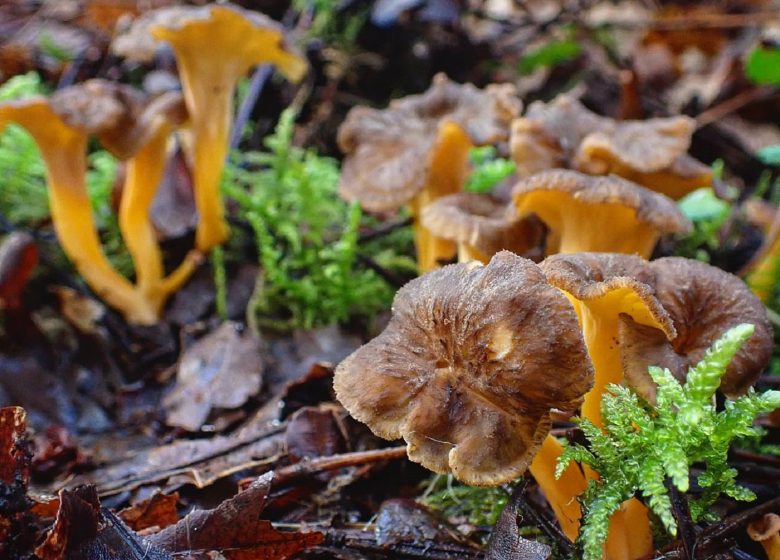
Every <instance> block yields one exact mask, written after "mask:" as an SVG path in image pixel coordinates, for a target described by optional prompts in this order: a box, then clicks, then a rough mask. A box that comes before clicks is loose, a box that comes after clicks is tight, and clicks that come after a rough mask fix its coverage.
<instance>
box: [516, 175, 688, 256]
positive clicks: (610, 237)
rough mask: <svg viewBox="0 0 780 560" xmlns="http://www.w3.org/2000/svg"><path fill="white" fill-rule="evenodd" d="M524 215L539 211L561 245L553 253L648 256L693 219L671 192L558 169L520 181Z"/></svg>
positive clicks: (519, 197)
mask: <svg viewBox="0 0 780 560" xmlns="http://www.w3.org/2000/svg"><path fill="white" fill-rule="evenodd" d="M512 198H513V200H514V203H515V206H516V207H517V211H518V214H519V215H520V216H526V215H528V214H531V213H533V214H536V215H537V216H539V218H540V219H541V220H542V221H543V222H544V223H545V225H547V227H548V228H549V229H550V231H551V233H552V234H553V238H557V239H559V240H560V247H558V248H556V247H548V248H547V252H548V253H552V252H555V251H556V249H557V252H561V253H578V252H584V251H593V252H597V251H601V252H611V253H627V254H631V253H637V254H639V255H641V256H643V257H645V258H648V257H649V256H650V254H651V253H652V251H653V247H655V244H656V242H657V241H658V238H659V237H660V236H661V234H662V233H683V232H687V231H689V230H690V228H691V223H690V222H689V221H688V220H687V219H686V218H685V216H683V214H682V212H680V210H679V209H678V208H677V205H676V204H675V203H674V202H673V201H672V200H671V199H669V198H668V197H666V196H664V195H661V194H658V193H655V192H652V191H650V190H648V189H645V188H644V187H641V186H639V185H637V184H635V183H632V182H630V181H626V180H625V179H621V178H620V177H616V176H614V175H610V176H608V177H593V176H591V175H584V174H582V173H579V172H577V171H568V170H564V169H554V170H550V171H542V172H541V173H537V174H536V175H534V176H532V177H529V178H527V179H524V180H521V181H520V182H519V183H517V185H515V187H514V189H513V191H512Z"/></svg>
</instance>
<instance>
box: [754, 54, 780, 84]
mask: <svg viewBox="0 0 780 560" xmlns="http://www.w3.org/2000/svg"><path fill="white" fill-rule="evenodd" d="M745 74H747V77H748V78H750V80H752V81H753V83H756V84H759V85H765V84H769V85H778V84H780V49H777V48H766V47H757V48H755V49H753V51H751V53H750V54H749V55H748V58H747V62H746V63H745Z"/></svg>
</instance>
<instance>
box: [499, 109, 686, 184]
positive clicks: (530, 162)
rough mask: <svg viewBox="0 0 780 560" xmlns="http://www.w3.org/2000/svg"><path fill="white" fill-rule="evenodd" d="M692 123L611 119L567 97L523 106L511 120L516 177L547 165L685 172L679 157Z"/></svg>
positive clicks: (675, 119)
mask: <svg viewBox="0 0 780 560" xmlns="http://www.w3.org/2000/svg"><path fill="white" fill-rule="evenodd" d="M694 129H695V122H694V121H693V119H690V118H688V117H685V116H677V117H670V118H656V119H646V120H633V121H616V120H615V119H611V118H608V117H603V116H601V115H597V114H596V113H593V112H591V111H590V110H588V109H587V108H586V107H585V106H584V105H582V103H580V102H579V101H578V100H577V99H576V98H574V97H572V96H571V95H565V94H564V95H559V96H558V97H556V98H555V99H554V100H553V101H551V102H550V103H543V102H540V101H537V102H534V103H532V104H531V105H530V106H529V107H528V111H527V112H526V114H525V116H524V117H522V118H520V119H518V120H517V121H515V123H514V124H513V129H512V139H511V152H512V157H513V159H514V160H515V162H516V163H517V165H518V168H519V170H520V174H521V176H528V175H530V174H533V173H535V172H538V171H541V170H543V169H547V168H550V167H552V165H550V163H551V162H557V165H555V166H557V167H570V168H573V169H578V170H580V171H584V172H586V173H592V174H606V173H609V172H610V171H613V170H616V169H620V168H625V169H630V170H632V171H634V172H637V173H653V172H658V171H661V170H669V171H670V172H671V173H675V172H676V171H679V172H681V173H683V175H686V174H688V175H689V174H690V172H691V166H690V165H687V166H683V167H681V166H680V164H679V163H677V162H678V160H679V158H681V157H682V156H684V155H685V154H686V152H687V150H688V148H689V147H690V143H691V137H692V135H693V131H694Z"/></svg>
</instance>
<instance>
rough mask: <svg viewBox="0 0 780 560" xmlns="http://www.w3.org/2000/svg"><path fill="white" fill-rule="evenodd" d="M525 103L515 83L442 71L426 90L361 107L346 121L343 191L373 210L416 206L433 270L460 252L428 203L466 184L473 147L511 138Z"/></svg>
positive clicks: (424, 260)
mask: <svg viewBox="0 0 780 560" xmlns="http://www.w3.org/2000/svg"><path fill="white" fill-rule="evenodd" d="M520 108H521V103H520V100H519V99H517V98H516V97H515V89H514V87H512V86H511V85H508V84H503V85H491V86H488V87H487V88H486V89H485V90H480V89H477V88H476V87H474V86H473V85H471V84H462V85H461V84H456V83H454V82H451V81H450V80H448V79H447V77H446V76H444V75H443V74H439V75H437V76H436V77H435V78H434V80H433V85H432V86H431V88H430V89H429V90H428V91H427V92H425V93H423V94H421V95H411V96H408V97H405V98H403V99H398V100H396V101H393V102H392V103H390V106H389V107H388V108H387V109H384V110H378V109H369V108H366V107H357V108H354V109H352V110H350V112H349V114H348V115H347V118H346V120H345V121H344V123H343V124H342V125H341V128H339V134H338V142H339V147H340V148H341V150H342V151H343V152H344V153H345V154H346V158H345V160H344V164H343V167H342V173H341V182H340V184H339V192H340V194H341V196H343V197H344V198H345V199H347V200H349V201H352V200H357V201H359V202H360V204H361V206H362V207H363V208H364V209H365V210H367V211H369V212H388V211H393V210H396V209H398V208H400V207H401V206H403V205H405V204H406V205H409V207H410V210H411V213H412V215H413V217H414V218H415V223H414V225H413V227H414V233H415V246H416V247H417V253H418V256H417V261H418V264H419V268H420V271H421V272H427V271H429V270H433V269H434V268H436V267H437V266H438V261H439V260H440V259H449V258H451V257H452V256H454V254H455V245H454V244H453V243H452V242H451V241H446V240H443V239H439V238H436V237H435V236H432V235H431V234H430V232H429V231H428V230H427V229H426V228H425V227H423V226H422V224H420V223H419V217H420V212H421V210H422V209H423V208H424V207H425V206H426V205H428V204H429V203H431V202H433V201H434V200H436V199H437V198H439V197H442V196H444V195H447V194H452V193H455V192H459V191H461V190H462V188H463V184H464V183H465V180H466V174H467V171H468V151H469V148H470V147H471V146H472V145H485V144H494V143H496V142H501V141H505V140H506V139H507V138H508V135H509V124H510V122H511V121H512V119H513V118H514V117H516V116H517V115H518V114H519V113H520Z"/></svg>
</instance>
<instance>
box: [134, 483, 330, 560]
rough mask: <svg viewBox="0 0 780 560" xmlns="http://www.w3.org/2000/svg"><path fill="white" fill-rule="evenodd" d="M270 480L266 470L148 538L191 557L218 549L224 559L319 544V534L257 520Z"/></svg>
mask: <svg viewBox="0 0 780 560" xmlns="http://www.w3.org/2000/svg"><path fill="white" fill-rule="evenodd" d="M272 481H273V473H267V474H265V475H263V476H261V477H260V478H258V479H257V480H256V481H255V482H254V483H253V484H252V485H251V486H250V487H249V488H247V489H246V490H245V491H243V492H241V493H239V494H237V495H236V496H235V497H233V498H231V499H229V500H226V501H224V502H222V503H221V504H220V505H219V506H217V507H216V508H214V509H210V510H196V511H193V512H192V513H190V514H189V515H187V516H186V517H185V518H184V519H182V520H180V521H179V522H178V523H177V524H176V525H172V526H170V527H168V528H167V529H163V530H162V531H160V532H159V533H156V534H154V535H152V536H150V537H149V541H150V542H151V543H153V544H155V545H157V546H159V547H160V548H162V549H164V550H167V551H169V552H172V553H188V554H189V555H190V557H191V558H199V557H203V556H204V555H205V553H206V552H209V551H218V552H220V553H221V554H222V555H223V556H224V557H225V558H227V559H228V560H284V559H286V558H290V557H291V556H292V555H294V554H296V553H298V552H300V551H301V550H305V549H307V548H309V547H312V546H315V545H317V544H319V543H321V542H322V541H323V539H324V535H323V534H322V533H319V532H310V533H299V532H282V531H277V530H276V529H274V527H273V525H272V524H271V522H270V521H266V520H264V519H260V515H261V513H262V512H263V509H264V508H265V503H266V499H267V497H268V492H269V491H270V489H271V483H272Z"/></svg>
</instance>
